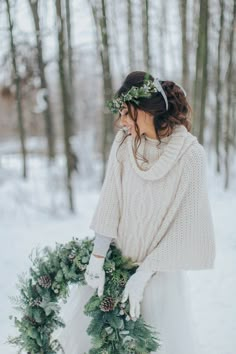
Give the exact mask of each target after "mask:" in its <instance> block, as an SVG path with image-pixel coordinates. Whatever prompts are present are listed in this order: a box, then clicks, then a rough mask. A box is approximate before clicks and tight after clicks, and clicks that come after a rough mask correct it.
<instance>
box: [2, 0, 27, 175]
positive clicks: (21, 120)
mask: <svg viewBox="0 0 236 354" xmlns="http://www.w3.org/2000/svg"><path fill="white" fill-rule="evenodd" d="M5 1H6V6H7V18H8V24H9V34H10V48H11V56H12V65H13V70H14V82H15V85H16V102H17V116H18V128H19V134H20V143H21V153H22V157H23V171H22V175H23V177H24V178H26V177H27V164H26V148H25V128H24V117H23V111H22V102H21V89H20V75H19V72H18V68H17V64H16V47H15V42H14V37H13V21H12V17H11V8H10V1H9V0H5Z"/></svg>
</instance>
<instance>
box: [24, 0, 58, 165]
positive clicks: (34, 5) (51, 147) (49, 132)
mask: <svg viewBox="0 0 236 354" xmlns="http://www.w3.org/2000/svg"><path fill="white" fill-rule="evenodd" d="M29 5H30V9H31V12H32V15H33V20H34V27H35V35H36V43H37V52H38V66H39V75H40V79H41V89H45V90H46V95H45V101H46V109H45V110H44V112H43V113H44V119H45V128H46V136H47V141H48V156H49V158H50V159H54V157H55V136H54V128H53V119H52V114H51V109H50V101H49V95H48V84H47V80H46V75H45V65H44V62H43V50H42V36H41V29H40V20H39V13H38V0H29Z"/></svg>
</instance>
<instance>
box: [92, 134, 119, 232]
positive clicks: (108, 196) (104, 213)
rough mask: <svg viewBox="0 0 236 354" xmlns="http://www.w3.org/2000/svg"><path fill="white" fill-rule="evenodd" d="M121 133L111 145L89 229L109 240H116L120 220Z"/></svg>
mask: <svg viewBox="0 0 236 354" xmlns="http://www.w3.org/2000/svg"><path fill="white" fill-rule="evenodd" d="M122 134H123V133H122V131H118V132H117V134H116V136H115V138H114V141H113V143H112V146H111V149H110V153H109V157H108V162H107V167H106V174H105V178H104V182H103V185H102V188H101V191H100V196H99V200H98V203H97V206H96V209H95V212H94V215H93V217H92V221H91V223H90V225H89V228H90V229H92V230H94V231H95V232H96V233H98V234H101V235H103V236H106V237H110V238H117V229H118V225H119V220H120V214H121V212H120V200H121V177H122V175H121V174H122V163H121V162H120V161H119V154H118V153H117V154H116V152H117V149H118V147H119V144H120V142H121V140H120V137H121V136H122Z"/></svg>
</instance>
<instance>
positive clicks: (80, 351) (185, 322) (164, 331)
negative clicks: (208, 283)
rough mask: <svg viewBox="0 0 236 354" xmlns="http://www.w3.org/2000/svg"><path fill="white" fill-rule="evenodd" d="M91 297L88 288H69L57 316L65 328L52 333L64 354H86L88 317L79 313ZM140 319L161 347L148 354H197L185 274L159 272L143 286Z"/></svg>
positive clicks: (197, 349) (92, 291)
mask: <svg viewBox="0 0 236 354" xmlns="http://www.w3.org/2000/svg"><path fill="white" fill-rule="evenodd" d="M93 294H94V289H92V288H90V287H89V286H87V285H85V286H81V287H78V286H77V285H76V286H73V287H72V288H71V292H70V296H69V298H68V301H67V303H66V304H64V305H63V306H62V311H61V316H62V318H63V319H64V321H65V323H66V327H65V328H63V329H59V330H58V331H56V332H55V334H54V338H58V339H59V341H60V343H61V344H62V346H63V348H64V350H65V354H84V353H86V354H88V352H89V349H90V348H91V340H90V336H88V334H87V332H86V328H87V327H88V325H89V322H90V317H88V316H86V315H85V314H84V313H83V308H84V305H85V304H86V303H87V301H88V300H89V298H90V296H92V295H93ZM141 315H142V316H143V318H144V320H145V321H146V323H147V324H149V325H151V326H153V328H154V329H155V330H156V331H157V332H159V334H158V337H159V339H160V343H161V347H160V348H159V350H158V351H157V352H155V353H154V352H153V353H152V354H200V351H199V346H197V340H196V335H195V331H194V328H193V315H192V307H191V301H190V298H189V278H188V274H187V272H186V271H176V272H159V273H157V274H156V275H154V276H153V277H152V278H151V280H150V281H149V283H148V284H147V286H146V288H145V291H144V297H143V301H142V304H141Z"/></svg>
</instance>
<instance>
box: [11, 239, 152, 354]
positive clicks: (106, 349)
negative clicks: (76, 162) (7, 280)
mask: <svg viewBox="0 0 236 354" xmlns="http://www.w3.org/2000/svg"><path fill="white" fill-rule="evenodd" d="M92 250H93V239H89V238H88V237H87V238H85V239H84V240H78V238H76V239H74V238H73V240H72V241H70V242H68V243H66V244H65V245H63V244H56V247H55V249H54V250H52V249H50V248H49V247H45V248H44V249H43V250H42V251H39V250H38V249H36V254H35V256H33V254H31V256H30V258H31V262H32V266H31V267H30V270H29V273H30V275H29V277H28V278H27V276H26V275H24V276H21V277H19V282H18V285H17V286H18V289H19V292H20V294H19V296H17V297H12V298H11V300H12V302H14V303H15V304H16V307H15V308H16V309H17V310H19V311H20V312H21V314H22V317H21V318H20V319H19V318H17V317H14V318H13V317H12V316H10V318H11V319H12V318H13V319H14V324H15V327H16V328H17V329H18V331H19V335H18V336H17V337H8V343H10V344H14V345H16V346H17V347H18V348H19V352H18V353H21V352H22V351H26V352H27V353H29V354H36V353H37V354H56V353H57V352H58V351H59V350H62V351H63V348H62V347H61V345H60V343H59V342H58V341H57V340H53V339H52V334H53V332H54V331H55V330H56V329H57V328H58V327H65V324H64V322H63V320H62V319H61V318H60V306H59V300H60V299H64V300H66V299H67V297H68V295H69V285H70V284H72V283H76V284H85V280H84V272H85V269H86V266H87V264H88V262H89V258H90V254H91V252H92ZM136 269H137V266H135V265H134V264H133V262H132V260H131V259H129V258H126V257H123V256H122V254H121V251H120V250H119V249H118V248H117V247H116V246H115V244H113V243H111V245H110V249H109V251H108V252H107V255H106V259H105V263H104V270H105V272H106V283H105V287H104V294H103V296H102V297H101V298H99V297H98V296H97V295H96V294H94V295H93V296H92V297H91V298H90V299H89V301H88V303H87V304H86V305H85V307H84V313H85V314H87V315H88V316H91V321H90V324H89V327H88V328H87V333H88V334H89V335H90V336H91V337H92V345H93V348H92V349H91V350H90V351H89V354H95V353H96V354H99V353H100V354H119V353H122V354H123V353H134V354H141V353H142V354H146V353H150V352H151V351H155V350H157V348H158V347H159V343H158V339H157V337H156V336H155V333H154V332H153V331H152V329H151V327H149V326H147V325H146V324H145V323H144V321H143V319H142V318H141V317H140V318H139V319H138V320H137V321H135V322H133V321H131V320H130V317H129V303H128V301H127V302H126V303H125V304H122V303H121V296H122V292H123V289H124V286H125V283H126V282H127V280H128V279H129V277H130V276H131V275H132V274H133V273H134V272H135V271H136Z"/></svg>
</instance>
